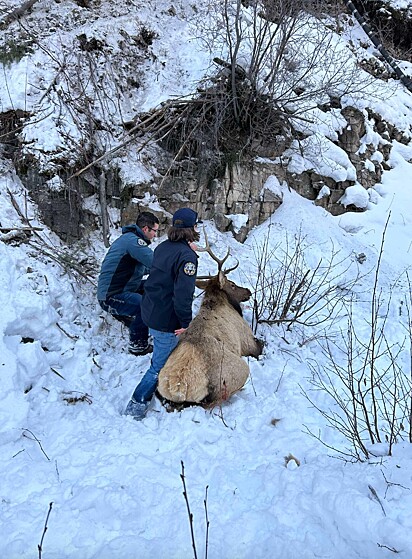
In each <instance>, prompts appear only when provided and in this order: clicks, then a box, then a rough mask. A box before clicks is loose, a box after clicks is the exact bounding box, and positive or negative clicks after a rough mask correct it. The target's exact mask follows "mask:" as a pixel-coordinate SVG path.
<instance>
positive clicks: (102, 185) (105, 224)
mask: <svg viewBox="0 0 412 559" xmlns="http://www.w3.org/2000/svg"><path fill="white" fill-rule="evenodd" d="M99 198H100V210H101V212H102V229H103V242H104V246H105V247H106V248H108V247H109V246H110V243H109V218H108V215H107V202H106V175H105V172H104V171H102V172H101V173H100V180H99Z"/></svg>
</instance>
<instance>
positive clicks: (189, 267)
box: [183, 262, 196, 276]
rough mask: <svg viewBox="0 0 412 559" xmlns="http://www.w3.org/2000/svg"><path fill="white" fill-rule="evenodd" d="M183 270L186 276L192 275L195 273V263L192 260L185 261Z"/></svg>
mask: <svg viewBox="0 0 412 559" xmlns="http://www.w3.org/2000/svg"><path fill="white" fill-rule="evenodd" d="M183 271H184V273H185V274H186V275H187V276H194V275H195V273H196V265H195V264H193V262H186V264H185V265H184V267H183Z"/></svg>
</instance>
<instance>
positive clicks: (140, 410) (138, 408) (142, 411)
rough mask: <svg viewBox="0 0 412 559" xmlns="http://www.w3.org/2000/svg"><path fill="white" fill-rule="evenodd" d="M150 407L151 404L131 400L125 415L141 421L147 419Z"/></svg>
mask: <svg viewBox="0 0 412 559" xmlns="http://www.w3.org/2000/svg"><path fill="white" fill-rule="evenodd" d="M148 407H149V402H146V403H145V402H135V400H133V399H132V400H130V402H129V403H128V404H127V406H126V409H125V410H124V415H131V416H132V417H133V419H135V420H136V421H141V420H142V419H143V418H144V417H146V413H147V409H148Z"/></svg>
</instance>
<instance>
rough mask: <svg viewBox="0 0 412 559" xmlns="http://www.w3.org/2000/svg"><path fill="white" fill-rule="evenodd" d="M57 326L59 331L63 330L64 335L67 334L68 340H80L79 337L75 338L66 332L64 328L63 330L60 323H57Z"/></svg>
mask: <svg viewBox="0 0 412 559" xmlns="http://www.w3.org/2000/svg"><path fill="white" fill-rule="evenodd" d="M56 326H57V328H58V329H59V330H61V331H62V332H63V334H66V336H67V337H68V338H70V339H71V340H78V339H79V336H73V335H72V334H69V333H68V332H66V330H65V329H64V328H62V327H61V326H60V324H59V323H58V322H56Z"/></svg>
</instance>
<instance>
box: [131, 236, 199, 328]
mask: <svg viewBox="0 0 412 559" xmlns="http://www.w3.org/2000/svg"><path fill="white" fill-rule="evenodd" d="M197 259H198V256H197V254H196V253H195V252H194V251H193V250H192V249H191V248H190V246H189V245H188V243H187V242H186V241H176V242H172V241H164V242H163V243H161V244H160V245H159V246H158V247H157V248H156V249H155V251H154V257H153V264H152V267H151V269H150V275H149V277H148V279H147V280H146V282H145V287H144V294H143V300H142V319H143V322H144V323H145V324H146V325H147V326H149V328H154V329H155V330H160V331H161V332H174V331H175V330H177V329H178V328H187V327H188V326H189V324H190V321H191V320H192V300H193V293H194V291H195V281H196V273H197Z"/></svg>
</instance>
